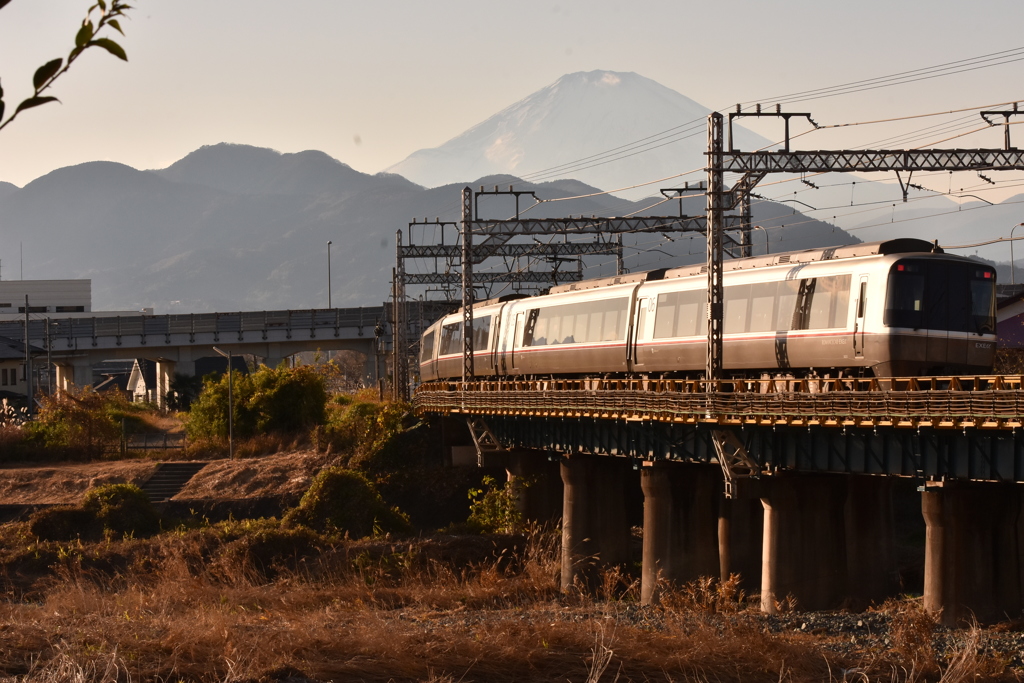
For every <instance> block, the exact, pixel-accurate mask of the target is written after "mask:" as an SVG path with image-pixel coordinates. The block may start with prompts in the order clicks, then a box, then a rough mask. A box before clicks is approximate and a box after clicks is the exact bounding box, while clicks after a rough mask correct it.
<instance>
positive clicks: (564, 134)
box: [385, 71, 769, 199]
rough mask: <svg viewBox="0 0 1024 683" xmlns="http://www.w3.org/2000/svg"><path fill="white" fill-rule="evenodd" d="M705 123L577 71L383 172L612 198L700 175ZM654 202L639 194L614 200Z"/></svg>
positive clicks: (653, 88)
mask: <svg viewBox="0 0 1024 683" xmlns="http://www.w3.org/2000/svg"><path fill="white" fill-rule="evenodd" d="M710 113H711V110H710V109H708V108H707V107H705V106H703V105H701V104H699V103H697V102H694V101H693V100H691V99H690V98H688V97H686V96H685V95H682V94H680V93H678V92H676V91H675V90H672V89H671V88H667V87H665V86H663V85H661V84H660V83H657V82H655V81H652V80H651V79H649V78H645V77H643V76H640V75H639V74H635V73H632V72H618V71H586V72H584V71H580V72H577V73H573V74H567V75H565V76H562V77H561V78H559V79H558V80H557V81H555V82H554V83H552V84H551V85H549V86H547V87H545V88H542V89H540V90H538V91H537V92H535V93H533V94H532V95H530V96H528V97H526V98H524V99H522V100H520V101H518V102H516V103H515V104H512V105H511V106H509V107H506V108H505V109H503V110H502V111H500V112H498V113H497V114H495V115H494V116H491V117H490V118H489V119H487V120H486V121H483V122H482V123H479V124H477V125H475V126H473V127H472V128H470V129H469V130H467V131H466V132H464V133H462V134H461V135H459V136H457V137H455V138H452V139H451V140H449V141H448V142H446V143H444V144H443V145H441V146H440V147H435V148H433V149H421V150H419V151H417V152H414V153H412V154H411V155H409V157H407V158H406V159H405V160H404V161H401V162H399V163H397V164H395V165H393V166H390V167H389V168H387V169H385V170H386V172H388V173H397V174H399V175H401V176H404V177H405V178H408V179H409V180H411V181H413V182H415V183H418V184H420V185H424V186H426V187H437V186H439V185H446V184H449V183H457V182H466V181H468V180H471V179H473V178H480V177H483V176H489V175H498V174H507V175H513V176H516V177H518V178H522V179H524V180H528V181H534V182H538V181H545V180H554V179H556V178H573V179H575V180H579V181H581V182H584V183H586V184H587V185H592V186H594V187H599V188H601V189H604V190H612V191H614V190H616V189H617V188H620V187H622V186H623V185H624V184H635V183H643V182H648V181H651V180H657V179H659V178H668V177H669V176H675V175H677V174H679V173H682V172H685V171H689V170H691V169H694V168H702V167H703V166H704V158H705V151H706V148H707V124H706V119H707V116H708V114H710ZM734 133H735V136H736V144H737V146H738V147H740V148H742V149H756V148H759V147H762V146H764V145H767V144H768V143H769V141H768V140H766V139H764V138H762V137H761V136H759V135H757V134H755V133H753V132H751V131H749V130H747V129H745V128H742V127H739V126H736V127H735V131H734ZM638 140H639V141H640V142H639V143H638V142H637V141H638ZM641 152H642V153H641ZM567 160H577V161H572V162H570V163H566V161H567ZM612 160H614V163H611V162H612ZM625 179H632V181H631V182H626V181H625ZM652 187H653V189H652ZM656 192H657V188H656V186H648V187H643V188H637V189H633V190H624V191H619V192H616V194H618V195H619V196H623V197H628V198H631V199H639V198H641V197H644V196H648V195H650V194H656Z"/></svg>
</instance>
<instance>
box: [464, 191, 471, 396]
mask: <svg viewBox="0 0 1024 683" xmlns="http://www.w3.org/2000/svg"><path fill="white" fill-rule="evenodd" d="M472 379H473V190H471V189H469V188H468V187H464V188H462V383H463V386H465V384H466V382H469V381H470V380H472Z"/></svg>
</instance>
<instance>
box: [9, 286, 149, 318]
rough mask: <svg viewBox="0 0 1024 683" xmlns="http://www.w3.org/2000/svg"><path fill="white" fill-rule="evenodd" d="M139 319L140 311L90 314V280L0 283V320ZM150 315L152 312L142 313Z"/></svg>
mask: <svg viewBox="0 0 1024 683" xmlns="http://www.w3.org/2000/svg"><path fill="white" fill-rule="evenodd" d="M26 297H28V312H29V313H30V314H31V315H32V316H33V318H34V319H36V320H38V319H39V318H42V317H47V318H78V317H85V316H103V317H105V316H116V315H138V314H139V313H140V311H93V310H92V280H88V279H82V280H0V320H17V319H22V318H24V317H25V298H26ZM142 312H144V313H148V314H150V315H152V313H153V311H152V310H148V311H142Z"/></svg>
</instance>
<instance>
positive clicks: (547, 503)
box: [505, 450, 564, 523]
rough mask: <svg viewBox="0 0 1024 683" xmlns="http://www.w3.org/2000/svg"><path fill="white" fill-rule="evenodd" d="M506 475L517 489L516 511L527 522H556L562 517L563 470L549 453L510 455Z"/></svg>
mask: <svg viewBox="0 0 1024 683" xmlns="http://www.w3.org/2000/svg"><path fill="white" fill-rule="evenodd" d="M505 472H506V473H507V474H508V481H510V482H511V483H512V485H513V487H515V489H516V507H517V508H518V509H519V513H520V514H521V515H522V516H523V519H524V520H527V521H531V522H541V523H543V522H554V521H556V520H558V518H559V517H561V516H562V505H563V501H562V488H563V486H564V485H563V483H562V480H561V473H560V468H559V464H558V462H557V461H552V460H551V459H550V458H549V457H548V454H547V453H546V452H544V451H532V450H516V451H510V452H509V453H508V454H507V455H506V456H505Z"/></svg>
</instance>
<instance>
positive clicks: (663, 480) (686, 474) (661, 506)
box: [640, 461, 722, 604]
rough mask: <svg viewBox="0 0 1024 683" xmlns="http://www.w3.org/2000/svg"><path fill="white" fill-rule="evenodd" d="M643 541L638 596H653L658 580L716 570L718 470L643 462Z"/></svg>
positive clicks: (646, 598)
mask: <svg viewBox="0 0 1024 683" xmlns="http://www.w3.org/2000/svg"><path fill="white" fill-rule="evenodd" d="M640 485H641V487H642V489H643V493H644V544H643V562H642V569H641V580H640V598H641V601H642V602H643V603H645V604H650V603H653V602H657V600H658V592H659V585H661V584H662V583H663V582H667V583H675V584H680V583H684V582H686V581H692V580H694V579H697V578H699V577H701V576H716V575H717V574H718V573H719V556H718V505H717V503H718V498H719V496H720V492H721V489H722V477H721V472H720V471H719V470H718V468H716V467H712V466H709V465H700V464H689V463H687V464H683V463H672V462H664V461H660V462H655V463H653V464H652V465H648V466H646V467H644V468H643V470H642V471H641V473H640Z"/></svg>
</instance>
